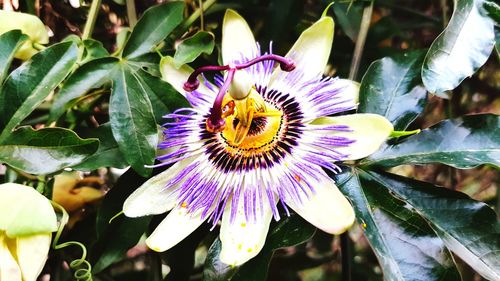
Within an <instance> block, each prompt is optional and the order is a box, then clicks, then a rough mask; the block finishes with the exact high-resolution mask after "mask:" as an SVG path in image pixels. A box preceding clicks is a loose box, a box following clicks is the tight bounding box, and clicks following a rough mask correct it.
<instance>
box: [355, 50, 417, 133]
mask: <svg viewBox="0 0 500 281" xmlns="http://www.w3.org/2000/svg"><path fill="white" fill-rule="evenodd" d="M424 55H425V52H424V51H420V50H419V51H412V52H408V53H404V54H398V55H395V56H392V57H386V58H383V59H380V60H376V61H374V62H373V63H372V64H371V65H370V67H369V68H368V70H367V71H366V73H365V75H364V76H363V79H362V80H361V86H360V89H359V107H358V112H364V113H376V114H379V115H382V116H385V117H386V118H387V119H388V120H389V121H391V123H392V124H393V125H394V129H395V130H404V129H406V128H407V127H408V125H409V124H410V123H411V122H413V120H415V118H417V116H418V114H420V113H421V112H422V110H423V108H424V106H425V102H426V96H427V95H426V91H425V89H423V88H422V87H419V86H418V85H419V84H420V83H421V79H420V68H421V66H422V61H423V59H424Z"/></svg>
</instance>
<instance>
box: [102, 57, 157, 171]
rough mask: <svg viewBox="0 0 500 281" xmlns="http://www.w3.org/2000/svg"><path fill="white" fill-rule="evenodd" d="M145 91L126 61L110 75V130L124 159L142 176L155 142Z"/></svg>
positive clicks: (150, 163) (149, 107) (153, 155)
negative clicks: (111, 88)
mask: <svg viewBox="0 0 500 281" xmlns="http://www.w3.org/2000/svg"><path fill="white" fill-rule="evenodd" d="M148 90H149V89H147V88H145V87H144V85H143V84H142V83H141V80H140V79H139V77H138V76H137V75H136V73H134V72H133V70H132V68H130V67H129V66H127V65H126V64H122V65H120V68H119V69H118V70H117V72H116V73H115V76H114V77H113V90H112V93H111V99H110V105H109V115H110V122H111V130H112V132H113V136H114V137H115V140H116V142H117V143H118V146H119V147H120V150H121V152H122V153H123V155H124V157H125V159H126V160H127V162H128V163H129V164H130V165H131V166H132V167H133V168H134V170H136V171H137V172H138V173H139V174H140V175H142V176H145V177H146V176H148V175H149V173H150V169H149V168H146V167H144V165H152V164H153V162H154V158H155V152H156V145H157V143H158V130H157V128H156V121H155V116H154V114H153V107H152V105H151V101H150V100H149V98H148Z"/></svg>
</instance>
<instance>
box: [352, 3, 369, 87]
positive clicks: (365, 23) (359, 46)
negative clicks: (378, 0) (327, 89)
mask: <svg viewBox="0 0 500 281" xmlns="http://www.w3.org/2000/svg"><path fill="white" fill-rule="evenodd" d="M373 2H374V1H371V2H370V5H367V6H366V7H364V9H363V16H362V17H361V25H360V28H359V33H358V38H357V39H356V46H355V47H354V54H353V57H352V61H351V70H350V71H349V79H351V80H355V79H356V77H357V76H358V70H359V64H360V62H361V57H362V55H363V49H364V47H365V42H366V36H367V35H368V29H369V28H370V23H371V19H372V12H373Z"/></svg>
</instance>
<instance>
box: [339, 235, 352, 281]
mask: <svg viewBox="0 0 500 281" xmlns="http://www.w3.org/2000/svg"><path fill="white" fill-rule="evenodd" d="M350 246H351V245H350V241H349V234H348V233H347V231H346V232H344V233H342V234H340V251H341V254H342V281H351V248H350Z"/></svg>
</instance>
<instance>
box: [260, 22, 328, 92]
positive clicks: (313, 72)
mask: <svg viewBox="0 0 500 281" xmlns="http://www.w3.org/2000/svg"><path fill="white" fill-rule="evenodd" d="M334 25H335V24H334V22H333V19H332V18H331V17H323V18H321V19H319V20H318V21H317V22H315V23H314V24H313V25H312V26H310V27H309V28H308V29H306V30H304V32H302V34H301V35H300V37H299V39H297V41H296V42H295V44H294V45H293V47H292V48H291V49H290V51H289V52H288V53H287V54H286V57H287V58H291V59H292V60H293V61H294V62H295V66H296V67H295V70H293V71H291V72H284V71H282V70H281V69H280V68H276V70H275V72H274V73H273V78H271V82H270V84H271V86H272V85H273V84H274V83H276V82H278V81H283V80H285V79H287V78H288V77H290V76H296V75H297V72H301V74H302V75H303V76H302V81H307V80H310V79H313V78H317V77H318V76H319V75H321V74H323V72H324V70H325V67H326V64H327V63H328V58H329V57H330V51H331V49H332V43H333V31H334Z"/></svg>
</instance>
